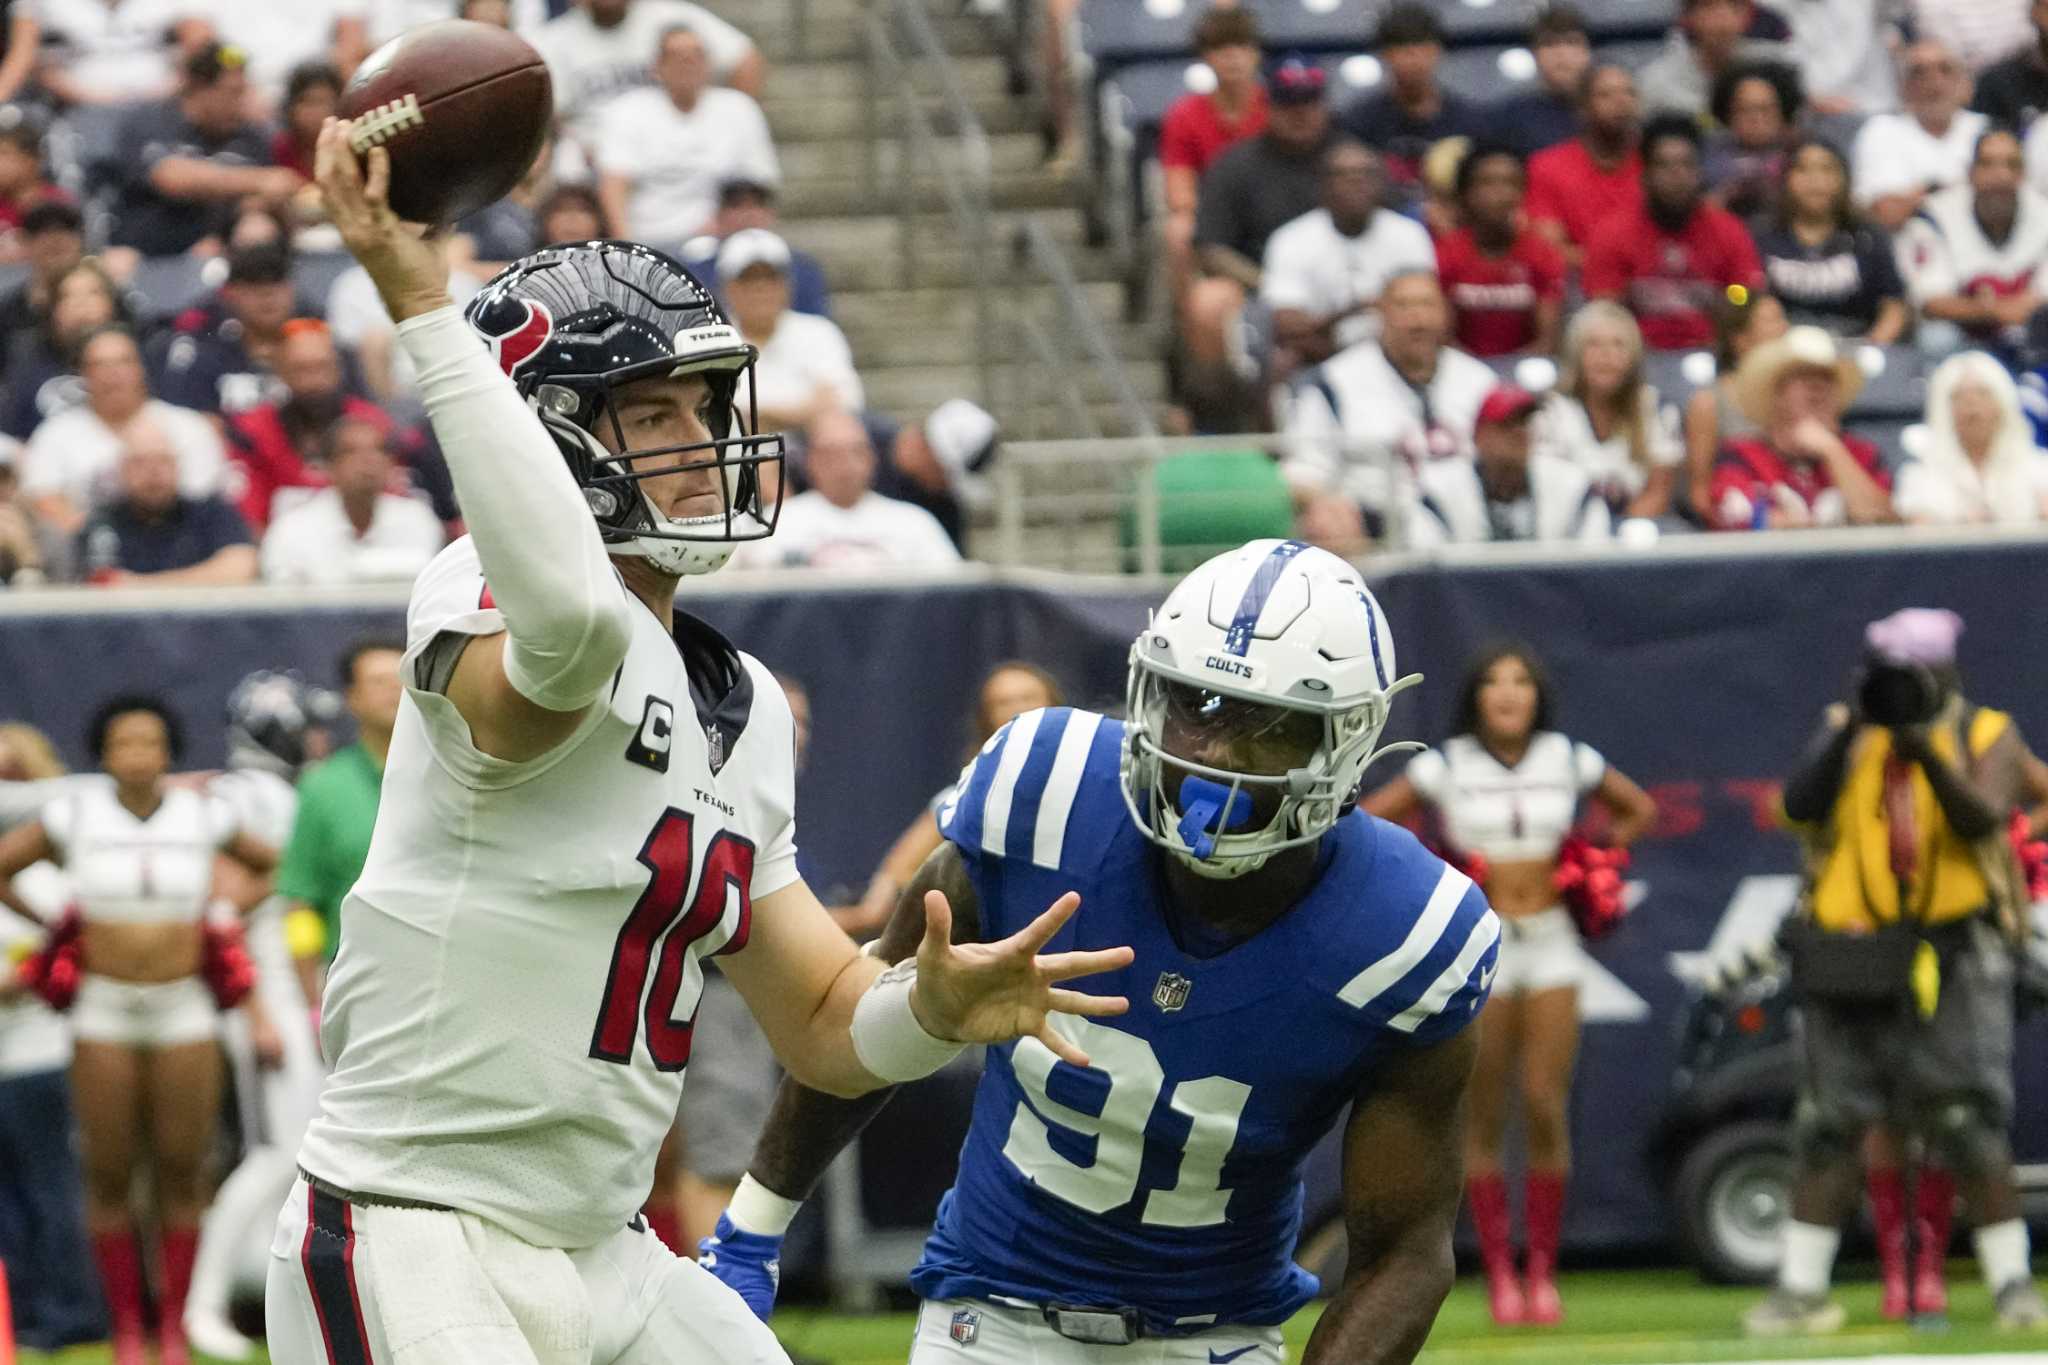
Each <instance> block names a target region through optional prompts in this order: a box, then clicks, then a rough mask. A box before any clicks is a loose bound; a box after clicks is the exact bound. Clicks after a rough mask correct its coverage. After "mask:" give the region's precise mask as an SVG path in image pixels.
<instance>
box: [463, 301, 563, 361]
mask: <svg viewBox="0 0 2048 1365" xmlns="http://www.w3.org/2000/svg"><path fill="white" fill-rule="evenodd" d="M477 327H478V330H480V331H481V332H482V333H483V338H484V340H485V341H487V342H489V343H490V346H491V355H492V357H493V358H494V359H496V360H497V362H498V368H499V369H501V370H503V371H504V372H505V373H506V374H508V375H511V376H512V377H513V378H514V379H517V378H518V377H519V370H520V367H521V366H523V365H525V364H526V362H527V361H529V360H531V359H533V358H534V356H536V355H538V354H540V348H541V347H543V346H545V345H547V344H548V338H549V337H551V336H553V335H554V334H555V319H554V317H553V315H552V314H550V313H549V312H548V310H547V308H546V307H545V306H543V305H541V304H538V303H533V302H531V301H529V300H527V299H502V300H500V301H499V302H498V303H496V304H494V305H493V306H492V307H490V308H489V309H487V310H485V312H484V313H483V314H482V315H481V316H479V317H478V318H477Z"/></svg>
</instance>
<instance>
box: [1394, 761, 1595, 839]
mask: <svg viewBox="0 0 2048 1365" xmlns="http://www.w3.org/2000/svg"><path fill="white" fill-rule="evenodd" d="M1606 774H1607V760H1606V759H1604V758H1602V757H1600V754H1599V752H1598V751H1597V750H1595V749H1594V748H1593V747H1592V746H1591V745H1587V744H1580V743H1578V742H1576V741H1574V740H1570V739H1566V738H1565V737H1564V736H1563V735H1560V734H1558V733H1556V732H1555V731H1551V730H1545V731H1542V732H1540V733H1538V734H1536V735H1534V736H1532V737H1531V738H1530V740H1529V748H1528V751H1527V752H1526V753H1524V754H1523V755H1522V761H1521V762H1520V763H1517V764H1516V765H1515V766H1514V767H1512V768H1510V767H1508V766H1507V765H1506V764H1504V763H1502V762H1501V761H1500V760H1499V759H1497V758H1495V757H1494V756H1493V755H1492V754H1490V753H1488V752H1487V750H1486V746H1485V745H1483V744H1481V743H1480V742H1479V741H1478V740H1476V739H1474V738H1473V737H1472V736H1470V735H1454V736H1452V737H1451V738H1450V739H1449V740H1447V741H1445V743H1444V745H1443V747H1441V748H1439V749H1427V750H1424V751H1423V752H1422V753H1419V754H1417V755H1416V756H1415V757H1414V758H1413V759H1411V760H1409V763H1408V781H1409V782H1410V783H1412V784H1413V785H1414V787H1415V790H1416V791H1418V792H1420V793H1421V794H1422V796H1423V797H1424V798H1425V799H1426V800H1427V801H1428V802H1429V803H1430V804H1431V805H1432V806H1435V807H1436V808H1437V812H1438V814H1439V815H1441V816H1442V818H1443V823H1444V835H1445V837H1447V838H1448V839H1449V840H1450V841H1451V844H1452V845H1453V846H1454V847H1455V848H1458V849H1460V850H1463V851H1464V852H1467V853H1477V854H1478V855H1479V856H1480V857H1482V858H1486V859H1489V860H1491V861H1493V862H1497V863H1508V862H1538V861H1541V860H1543V859H1545V858H1554V857H1556V856H1557V850H1558V847H1559V846H1560V845H1561V844H1563V843H1564V840H1565V836H1566V835H1568V834H1570V833H1571V831H1572V821H1573V819H1574V818H1575V817H1576V816H1577V814H1578V809H1579V798H1580V797H1582V796H1584V795H1585V794H1586V793H1587V792H1590V791H1592V790H1593V789H1594V788H1595V787H1597V786H1599V785H1600V779H1601V778H1602V777H1604V776H1606Z"/></svg>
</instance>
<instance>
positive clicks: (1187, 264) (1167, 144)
mask: <svg viewBox="0 0 2048 1365" xmlns="http://www.w3.org/2000/svg"><path fill="white" fill-rule="evenodd" d="M1195 51H1196V52H1197V53H1199V54H1200V56H1201V58H1202V61H1203V63H1204V64H1205V65H1206V66H1207V67H1208V68H1209V70H1210V72H1211V73H1212V74H1213V75H1214V76H1215V77H1216V88H1215V89H1214V90H1211V91H1209V92H1208V93H1207V94H1188V95H1182V96H1181V97H1180V99H1178V100H1176V101H1175V102H1174V105H1173V107H1172V108H1171V109H1168V110H1167V111H1166V121H1165V122H1164V123H1162V124H1161V125H1160V126H1159V166H1160V169H1161V170H1162V171H1164V172H1165V177H1166V260H1167V266H1168V268H1169V269H1170V270H1171V271H1172V279H1173V296H1174V298H1176V299H1178V298H1180V297H1181V295H1182V294H1183V293H1185V292H1186V290H1187V286H1188V282H1189V281H1190V280H1192V279H1193V278H1194V271H1195V257H1194V241H1195V197H1196V194H1197V192H1198V191H1199V189H1200V188H1201V183H1202V176H1203V174H1204V173H1205V172H1206V171H1207V170H1208V169H1209V163H1210V162H1212V161H1214V160H1215V159H1216V158H1217V157H1218V156H1221V155H1222V154H1223V149H1224V148H1226V147H1228V146H1229V145H1230V144H1231V143H1233V142H1237V141H1240V140H1242V139H1244V138H1248V137H1255V136H1257V135H1258V134H1259V133H1262V132H1264V131H1265V130H1266V87H1265V85H1264V84H1263V83H1261V82H1260V80H1259V23H1258V20H1257V19H1255V18H1253V17H1252V14H1251V12H1250V11H1249V10H1242V9H1236V8H1233V7H1228V6H1222V5H1218V6H1215V7H1213V8H1211V9H1210V10H1209V12H1208V13H1207V14H1204V15H1203V16H1202V18H1201V21H1200V22H1199V23H1197V24H1196V25H1195Z"/></svg>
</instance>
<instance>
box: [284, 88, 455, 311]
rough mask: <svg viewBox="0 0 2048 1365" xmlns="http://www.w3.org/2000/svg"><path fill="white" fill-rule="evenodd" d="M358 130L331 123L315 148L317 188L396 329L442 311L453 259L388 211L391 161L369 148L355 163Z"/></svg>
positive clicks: (427, 236) (322, 129) (434, 238)
mask: <svg viewBox="0 0 2048 1365" xmlns="http://www.w3.org/2000/svg"><path fill="white" fill-rule="evenodd" d="M352 127H353V125H352V124H350V123H349V121H348V120H347V119H338V118H330V119H328V120H327V121H326V122H325V123H323V124H321V125H320V140H319V142H318V143H317V144H315V147H314V153H313V181H314V183H315V184H317V185H318V186H319V187H320V198H321V201H322V202H323V203H325V204H326V206H327V217H328V219H329V220H330V221H331V222H332V223H333V224H334V226H335V229H336V230H337V231H338V232H340V233H341V240H342V243H343V245H345V246H347V247H348V249H349V253H350V254H351V255H353V256H354V257H355V258H356V259H357V260H358V261H361V262H362V264H363V269H364V270H367V271H368V272H369V274H370V279H371V281H372V282H373V283H374V284H375V285H376V286H377V292H378V293H379V294H380V295H382V296H383V299H384V306H385V308H387V309H388V310H390V313H391V316H392V319H393V320H394V321H398V322H403V321H404V320H405V319H407V318H409V317H416V316H418V315H419V314H421V313H431V312H433V311H434V310H435V309H436V308H445V307H447V306H448V305H449V304H450V303H452V302H453V300H452V299H451V298H450V297H449V295H448V257H447V253H446V250H445V248H444V244H443V242H442V240H441V239H440V238H439V237H437V236H434V235H432V234H430V233H428V232H427V231H426V229H424V228H422V227H420V226H419V225H417V224H413V223H407V222H405V221H403V220H401V219H400V218H399V216H398V215H397V214H396V213H393V212H392V211H391V200H390V192H391V154H390V153H389V152H387V151H385V150H384V149H383V148H382V147H372V148H370V150H369V153H368V155H367V156H366V157H358V156H357V155H356V152H355V149H354V147H352V146H351V145H350V144H349V133H350V131H351V129H352Z"/></svg>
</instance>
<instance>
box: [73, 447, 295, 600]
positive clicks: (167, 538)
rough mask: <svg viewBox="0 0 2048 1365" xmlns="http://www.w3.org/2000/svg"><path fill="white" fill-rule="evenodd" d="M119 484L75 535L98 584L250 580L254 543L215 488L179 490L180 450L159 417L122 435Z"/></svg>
mask: <svg viewBox="0 0 2048 1365" xmlns="http://www.w3.org/2000/svg"><path fill="white" fill-rule="evenodd" d="M119 480H120V481H119V490H118V493H117V495H116V497H115V498H114V500H113V501H112V502H111V503H109V504H108V505H107V506H106V507H105V508H103V509H102V510H101V511H100V513H99V514H98V515H97V516H95V517H94V518H93V519H92V520H91V521H89V522H87V523H86V525H85V529H84V530H82V531H80V532H79V535H78V551H77V559H78V562H79V565H80V566H81V567H82V568H83V570H84V572H85V576H86V581H87V582H89V583H92V584H93V585H95V586H98V587H117V586H124V585H143V584H147V585H148V586H151V587H200V586H217V585H226V584H232V583H250V582H254V581H255V578H256V564H257V560H256V547H255V545H253V544H251V543H250V540H249V528H248V527H247V526H244V525H243V524H242V519H241V518H240V517H238V516H236V515H235V509H234V508H232V507H230V506H229V505H228V503H227V500H226V499H224V498H222V497H220V496H219V495H218V494H209V495H207V496H204V497H188V496H186V495H185V494H184V493H182V492H180V491H179V488H178V456H177V452H176V451H175V450H174V449H172V447H171V443H170V441H169V439H168V438H167V437H166V436H165V435H164V433H163V431H162V429H161V428H159V427H158V426H157V425H156V424H155V423H154V422H151V421H149V420H147V419H144V420H142V421H139V422H131V423H130V424H129V426H128V429H127V430H126V431H125V432H124V433H123V440H122V450H121V459H120V466H119Z"/></svg>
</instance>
